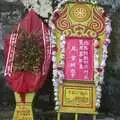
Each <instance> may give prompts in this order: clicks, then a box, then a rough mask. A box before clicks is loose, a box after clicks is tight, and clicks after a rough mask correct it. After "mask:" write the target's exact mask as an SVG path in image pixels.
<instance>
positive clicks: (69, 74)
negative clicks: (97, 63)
mask: <svg viewBox="0 0 120 120" xmlns="http://www.w3.org/2000/svg"><path fill="white" fill-rule="evenodd" d="M66 41H67V43H66V48H65V80H81V81H82V80H86V81H91V80H93V70H94V69H93V61H94V53H93V49H94V48H93V39H91V38H90V39H88V38H87V39H82V38H79V37H67V38H66Z"/></svg>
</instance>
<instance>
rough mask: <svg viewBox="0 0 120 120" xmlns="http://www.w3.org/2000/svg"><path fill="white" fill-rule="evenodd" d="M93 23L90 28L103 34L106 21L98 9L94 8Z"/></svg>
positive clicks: (89, 25) (91, 22)
mask: <svg viewBox="0 0 120 120" xmlns="http://www.w3.org/2000/svg"><path fill="white" fill-rule="evenodd" d="M92 17H93V18H92V21H90V23H89V24H88V27H89V28H91V29H92V30H94V31H96V32H97V33H101V32H103V30H104V26H105V24H104V21H105V20H104V19H103V17H102V15H101V13H100V11H99V10H98V9H96V8H93V16H92Z"/></svg>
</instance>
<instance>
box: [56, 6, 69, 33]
mask: <svg viewBox="0 0 120 120" xmlns="http://www.w3.org/2000/svg"><path fill="white" fill-rule="evenodd" d="M58 15H59V16H60V17H59V18H58V19H57V21H56V27H57V28H58V29H59V30H62V31H63V30H65V29H66V28H69V27H70V25H71V24H70V22H69V19H68V15H67V6H65V8H64V9H63V10H62V11H60V12H58Z"/></svg>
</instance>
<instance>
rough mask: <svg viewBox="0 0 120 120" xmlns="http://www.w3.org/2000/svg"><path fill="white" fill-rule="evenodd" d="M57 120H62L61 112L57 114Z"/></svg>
mask: <svg viewBox="0 0 120 120" xmlns="http://www.w3.org/2000/svg"><path fill="white" fill-rule="evenodd" d="M57 120H60V112H58V113H57Z"/></svg>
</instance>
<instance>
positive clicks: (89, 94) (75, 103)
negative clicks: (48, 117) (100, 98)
mask: <svg viewBox="0 0 120 120" xmlns="http://www.w3.org/2000/svg"><path fill="white" fill-rule="evenodd" d="M59 93H60V95H59V99H60V103H61V106H60V112H74V113H75V112H77V113H81V112H82V113H83V112H85V113H86V112H88V113H89V112H90V113H91V112H95V104H96V95H95V85H94V84H92V83H86V82H83V83H80V82H76V83H75V82H73V83H71V82H70V83H69V82H64V85H60V87H59Z"/></svg>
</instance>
